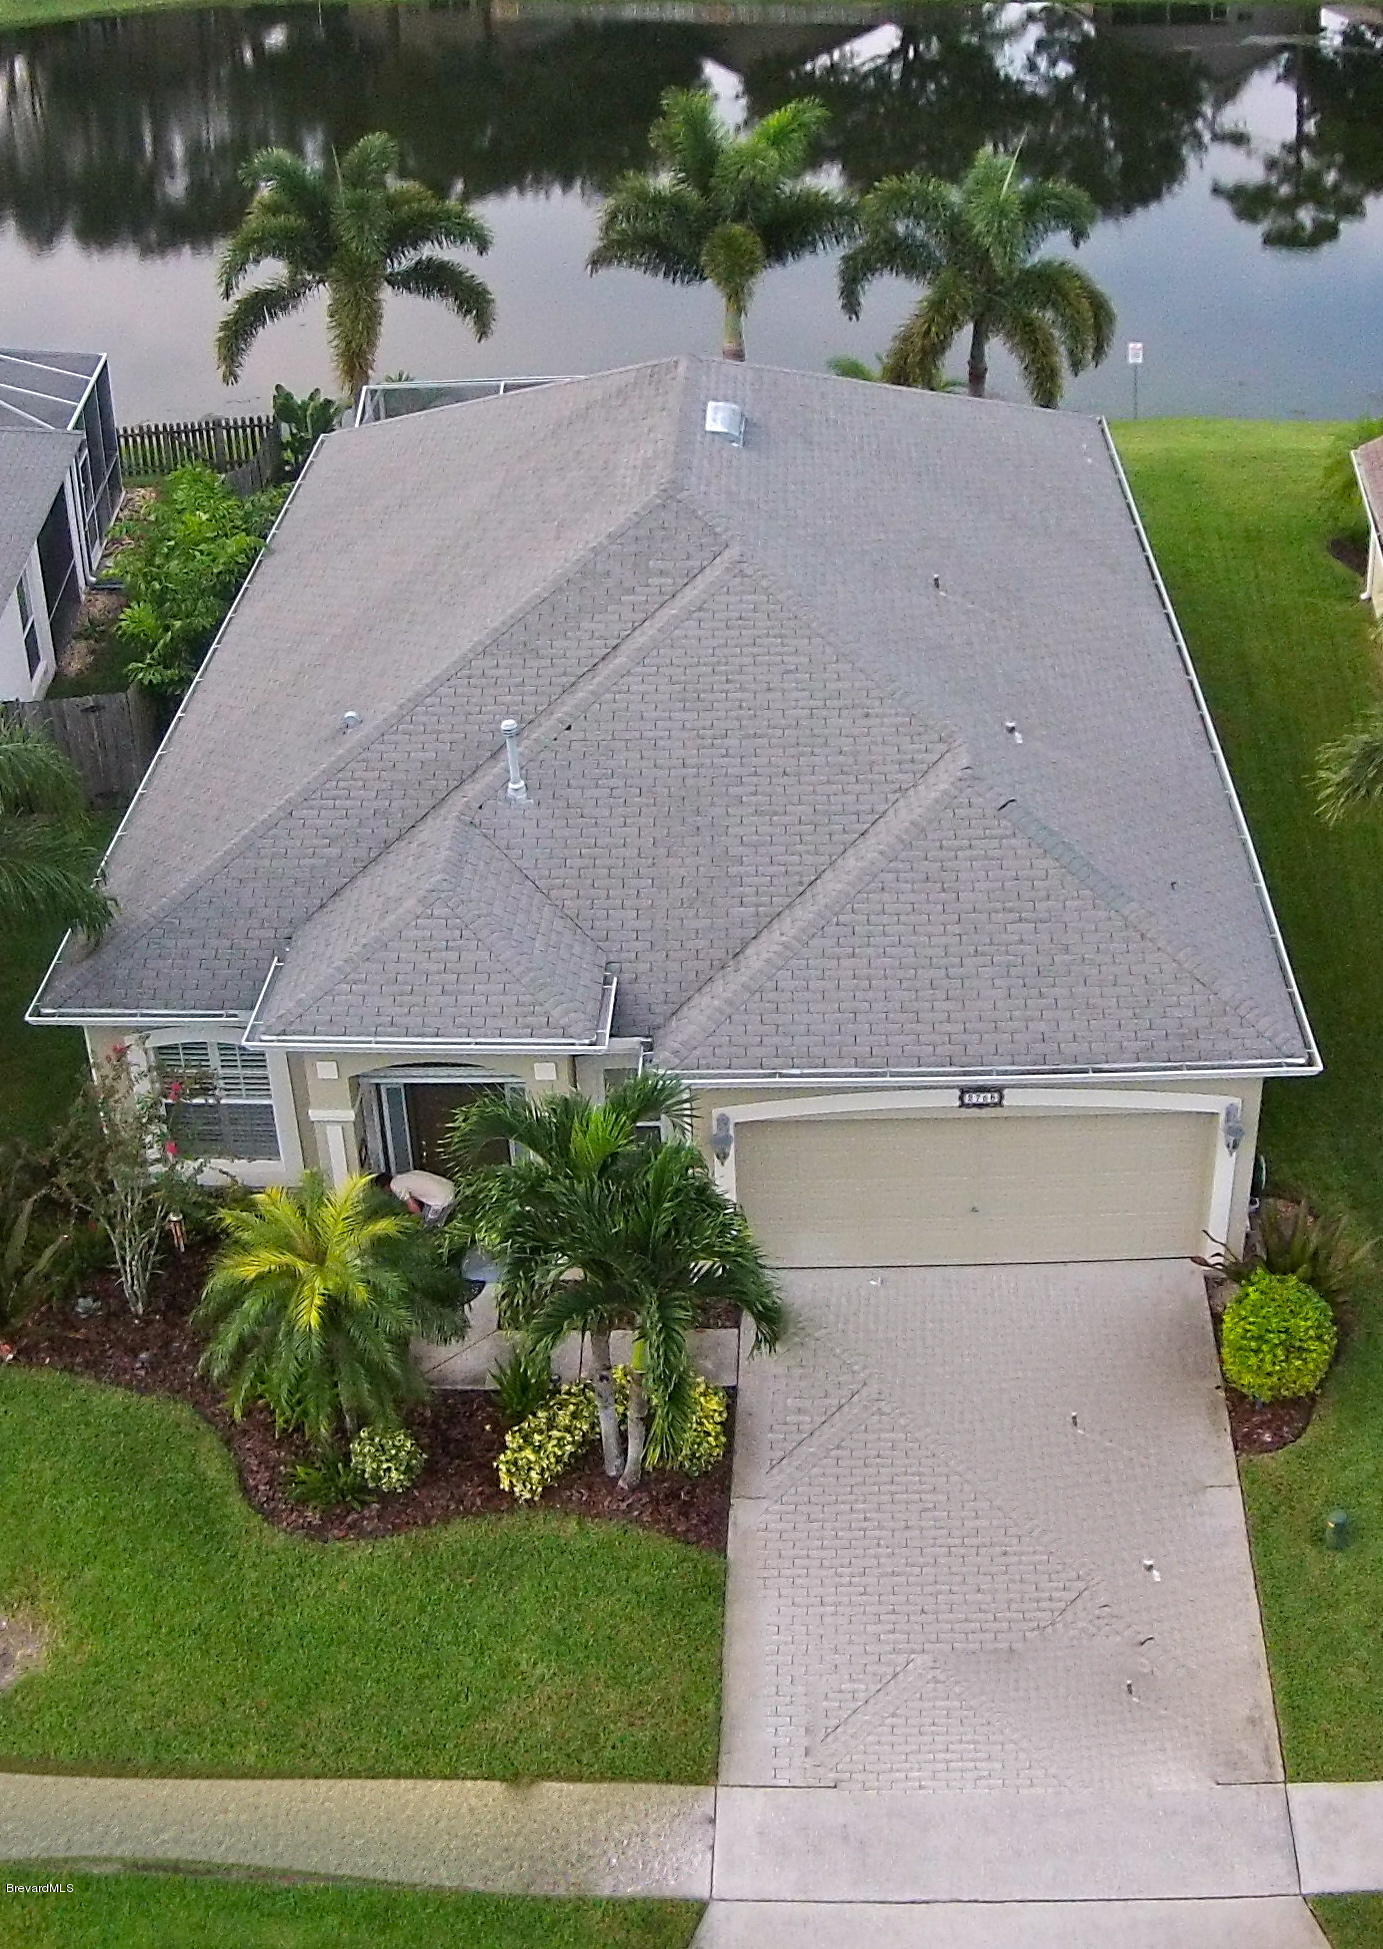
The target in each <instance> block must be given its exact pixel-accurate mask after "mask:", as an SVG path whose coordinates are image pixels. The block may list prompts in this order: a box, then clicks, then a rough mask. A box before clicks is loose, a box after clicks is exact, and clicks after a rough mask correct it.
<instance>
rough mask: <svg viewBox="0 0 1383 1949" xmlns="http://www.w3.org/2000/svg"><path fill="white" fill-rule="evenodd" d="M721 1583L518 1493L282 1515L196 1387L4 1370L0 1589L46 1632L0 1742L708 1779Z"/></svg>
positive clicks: (354, 1767) (695, 1553) (173, 1770)
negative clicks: (374, 1512) (308, 1536)
mask: <svg viewBox="0 0 1383 1949" xmlns="http://www.w3.org/2000/svg"><path fill="white" fill-rule="evenodd" d="M723 1584H724V1565H723V1563H722V1562H721V1560H720V1559H718V1558H716V1557H714V1556H712V1555H710V1554H708V1553H706V1552H703V1551H700V1550H696V1549H694V1548H692V1547H691V1546H690V1545H684V1544H678V1543H673V1542H670V1541H668V1540H666V1539H665V1538H662V1537H657V1536H652V1535H649V1534H648V1533H646V1532H644V1531H640V1530H636V1529H634V1528H632V1527H624V1526H622V1525H617V1524H609V1523H583V1522H580V1521H577V1520H575V1519H573V1518H564V1517H557V1516H551V1517H548V1516H543V1515H540V1514H536V1515H531V1514H525V1513H522V1512H516V1513H515V1515H513V1516H511V1517H474V1518H470V1519H466V1520H463V1521H459V1522H455V1523H451V1524H447V1525H444V1526H439V1527H438V1528H436V1529H432V1530H423V1531H417V1532H414V1533H413V1534H412V1535H409V1536H401V1537H394V1538H390V1539H388V1540H386V1541H384V1542H379V1543H345V1544H342V1543H335V1544H320V1543H312V1542H307V1541H304V1540H302V1539H298V1538H293V1537H289V1536H287V1535H285V1534H284V1533H283V1532H281V1531H278V1530H275V1529H273V1528H271V1527H270V1526H269V1525H268V1524H266V1523H263V1522H261V1520H260V1519H259V1517H257V1516H256V1515H255V1514H254V1512H253V1511H252V1510H251V1509H250V1508H249V1506H248V1504H247V1503H246V1502H245V1501H244V1499H243V1497H242V1496H241V1494H240V1491H239V1486H238V1484H237V1482H236V1480H235V1477H234V1473H233V1470H232V1467H231V1464H230V1461H229V1458H228V1456H227V1454H226V1451H225V1449H224V1448H223V1446H222V1445H221V1443H220V1441H219V1440H218V1439H217V1437H216V1436H215V1435H214V1434H213V1433H212V1431H211V1430H210V1429H209V1428H207V1427H206V1426H205V1425H204V1424H203V1423H202V1422H201V1421H199V1420H198V1419H197V1417H196V1416H195V1415H194V1414H193V1413H192V1412H191V1410H190V1409H186V1408H184V1407H182V1406H180V1405H176V1404H173V1403H170V1402H164V1401H157V1400H150V1399H146V1398H141V1397H139V1396H136V1395H132V1394H127V1393H124V1392H122V1391H120V1390H118V1389H110V1388H102V1387H98V1386H95V1385H93V1384H91V1383H88V1382H84V1381H79V1380H75V1379H73V1378H71V1377H70V1376H68V1375H64V1374H58V1373H45V1372H41V1371H34V1370H26V1369H23V1368H16V1367H8V1368H3V1369H0V1594H3V1598H4V1602H5V1604H6V1605H14V1606H17V1607H21V1608H27V1609H29V1610H31V1611H36V1612H37V1613H38V1614H39V1616H40V1618H41V1619H42V1620H43V1621H44V1622H45V1623H46V1625H47V1627H48V1629H49V1631H50V1633H51V1642H50V1645H49V1650H48V1656H47V1662H46V1666H45V1668H44V1669H43V1670H42V1671H40V1672H37V1673H35V1674H33V1675H31V1676H29V1677H26V1678H25V1679H24V1680H22V1681H21V1683H19V1684H18V1685H17V1686H15V1688H14V1690H13V1691H12V1692H10V1693H9V1694H7V1695H5V1696H4V1697H3V1698H0V1766H4V1765H10V1764H12V1763H13V1762H15V1761H19V1762H21V1763H24V1764H34V1763H40V1764H42V1763H48V1762H51V1761H57V1762H60V1763H61V1764H63V1765H66V1766H76V1767H80V1768H84V1769H89V1770H91V1771H97V1772H99V1771H115V1772H120V1771H129V1772H132V1773H155V1774H178V1773H186V1774H217V1775H232V1774H253V1773H269V1774H287V1775H299V1776H336V1777H344V1776H348V1775H356V1776H361V1775H363V1776H378V1775H398V1776H404V1775H409V1776H422V1777H441V1776H460V1777H478V1778H496V1779H516V1778H550V1779H559V1780H676V1781H694V1782H700V1781H705V1780H709V1779H711V1778H712V1777H713V1774H714V1769H715V1758H716V1740H717V1730H718V1708H719V1689H720V1631H721V1602H722V1590H723Z"/></svg>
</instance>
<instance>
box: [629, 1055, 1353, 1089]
mask: <svg viewBox="0 0 1383 1949" xmlns="http://www.w3.org/2000/svg"><path fill="white" fill-rule="evenodd" d="M649 1066H650V1067H651V1068H655V1069H656V1068H658V1067H659V1063H658V1060H657V1056H656V1054H655V1055H654V1056H653V1057H652V1058H651V1059H650V1065H649ZM1320 1067H1321V1065H1320V1059H1319V1057H1316V1058H1315V1059H1314V1066H1312V1063H1311V1061H1310V1060H1307V1059H1303V1061H1301V1062H1299V1063H1295V1064H1289V1063H1276V1064H1264V1063H1230V1062H1224V1063H1204V1064H1199V1065H1196V1066H1194V1067H1192V1068H1186V1067H1184V1066H1183V1067H1180V1068H1178V1067H1176V1066H1175V1065H1173V1064H1159V1063H1148V1064H1146V1065H1145V1066H1144V1067H1143V1068H1142V1069H1127V1068H1125V1069H1120V1068H1117V1067H1115V1066H1110V1067H1108V1068H1100V1067H1099V1066H1098V1065H1092V1066H1091V1067H1089V1068H1086V1069H778V1070H772V1069H755V1070H738V1071H735V1072H732V1073H730V1074H725V1073H717V1072H715V1071H711V1070H696V1069H676V1074H677V1075H678V1076H680V1077H681V1078H682V1080H683V1082H685V1083H690V1084H692V1085H694V1086H695V1087H696V1088H697V1089H703V1090H708V1089H784V1090H795V1089H800V1090H820V1089H822V1088H830V1089H845V1090H873V1089H879V1088H881V1087H883V1086H885V1085H888V1084H893V1083H908V1084H912V1083H916V1084H927V1085H929V1086H931V1087H932V1088H936V1087H938V1086H944V1085H947V1084H952V1085H955V1086H956V1087H959V1086H960V1085H962V1084H964V1085H966V1086H967V1087H968V1086H969V1085H970V1084H972V1083H973V1084H979V1085H984V1084H986V1083H992V1084H994V1085H996V1086H999V1085H1008V1084H1013V1085H1015V1086H1017V1085H1020V1084H1029V1085H1031V1086H1032V1087H1034V1088H1037V1089H1040V1088H1042V1087H1043V1086H1044V1085H1056V1084H1060V1083H1147V1082H1162V1083H1203V1082H1206V1081H1208V1080H1210V1079H1212V1078H1216V1077H1220V1078H1225V1079H1233V1080H1234V1081H1243V1082H1252V1081H1254V1080H1266V1079H1268V1078H1271V1077H1287V1076H1315V1075H1318V1074H1319V1073H1320Z"/></svg>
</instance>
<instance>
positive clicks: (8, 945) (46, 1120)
mask: <svg viewBox="0 0 1383 1949" xmlns="http://www.w3.org/2000/svg"><path fill="white" fill-rule="evenodd" d="M61 938H62V929H61V928H52V927H26V928H15V929H14V930H13V931H12V932H10V931H7V932H6V935H5V942H4V948H3V952H0V1140H3V1139H4V1138H6V1137H23V1138H24V1139H26V1140H28V1141H34V1140H37V1139H39V1138H42V1137H43V1136H44V1135H45V1134H46V1133H47V1132H48V1130H49V1129H51V1127H52V1125H53V1123H54V1122H55V1121H56V1119H57V1118H58V1117H59V1116H60V1115H61V1113H62V1111H63V1110H64V1109H65V1108H66V1106H67V1104H68V1103H69V1102H70V1101H71V1099H72V1096H73V1094H74V1092H75V1090H76V1088H77V1084H78V1081H79V1079H80V1077H81V1075H82V1070H83V1066H84V1064H85V1060H86V1045H85V1043H84V1042H83V1040H82V1035H81V1031H80V1030H79V1029H31V1028H30V1027H29V1026H28V1024H27V1023H26V1022H25V1020H24V1011H25V1009H26V1008H27V1007H28V1006H29V1003H30V1002H31V1001H32V1000H33V996H34V990H35V989H36V988H37V987H38V984H39V982H40V980H41V979H42V977H43V971H44V969H45V968H46V967H47V966H48V963H49V962H50V961H51V960H52V958H53V952H54V950H55V948H56V947H57V945H58V942H59V941H60V940H61Z"/></svg>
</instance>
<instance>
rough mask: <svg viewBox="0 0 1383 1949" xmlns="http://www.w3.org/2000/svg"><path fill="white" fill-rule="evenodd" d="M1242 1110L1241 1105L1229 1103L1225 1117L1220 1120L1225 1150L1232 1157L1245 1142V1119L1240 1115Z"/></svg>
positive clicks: (1226, 1106)
mask: <svg viewBox="0 0 1383 1949" xmlns="http://www.w3.org/2000/svg"><path fill="white" fill-rule="evenodd" d="M1241 1110H1242V1105H1241V1104H1238V1103H1227V1104H1226V1105H1225V1111H1224V1115H1223V1117H1222V1118H1221V1119H1220V1134H1221V1136H1222V1137H1223V1138H1224V1140H1225V1149H1226V1150H1227V1151H1228V1152H1229V1154H1230V1156H1231V1157H1233V1155H1234V1153H1235V1152H1236V1151H1237V1150H1238V1148H1239V1146H1240V1144H1242V1143H1243V1141H1244V1119H1243V1116H1242V1115H1241V1114H1240V1112H1241Z"/></svg>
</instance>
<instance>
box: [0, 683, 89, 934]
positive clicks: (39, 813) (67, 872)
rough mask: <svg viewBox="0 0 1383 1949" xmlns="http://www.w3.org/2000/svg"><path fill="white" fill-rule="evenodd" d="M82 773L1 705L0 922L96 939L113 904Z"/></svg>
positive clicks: (5, 927) (50, 741)
mask: <svg viewBox="0 0 1383 1949" xmlns="http://www.w3.org/2000/svg"><path fill="white" fill-rule="evenodd" d="M100 857H101V847H100V842H99V840H98V839H97V836H96V832H95V828H94V827H93V826H92V823H91V821H90V820H89V819H88V818H87V816H86V812H85V809H84V807H83V802H82V787H81V781H80V779H79V778H78V776H77V773H76V771H75V770H74V768H73V766H72V765H71V763H70V762H69V761H68V759H67V758H65V757H64V756H63V754H62V752H61V751H59V750H58V748H57V746H56V745H55V744H54V743H53V742H52V740H51V739H49V738H46V737H44V736H43V735H42V734H41V733H39V732H37V731H31V730H29V729H28V728H27V727H26V726H25V725H23V724H21V723H20V722H19V720H18V719H17V718H14V717H11V716H9V715H7V714H6V713H5V712H4V711H3V710H0V926H2V927H3V929H5V930H7V929H9V928H11V927H19V926H23V925H41V924H44V923H46V924H48V925H50V926H56V927H76V928H80V929H81V931H82V932H83V933H84V934H86V935H88V936H89V937H90V938H91V939H92V940H98V939H99V938H100V936H101V935H102V934H103V933H104V932H105V930H106V928H107V927H108V926H109V925H110V922H111V917H112V915H113V913H114V908H113V906H112V904H111V901H110V900H109V898H108V897H107V896H106V894H105V893H103V892H102V891H101V888H100V887H99V885H96V884H94V880H95V875H96V869H97V866H98V863H99V861H100Z"/></svg>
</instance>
